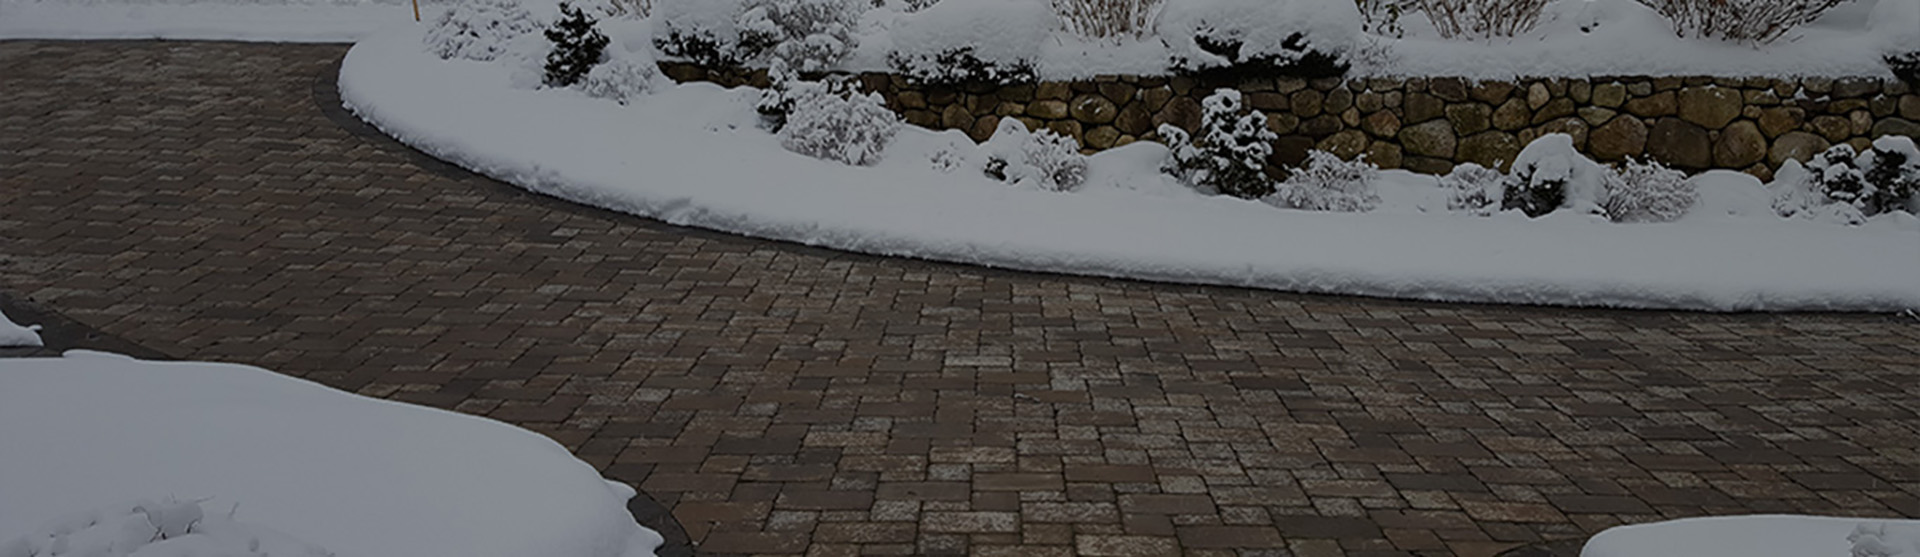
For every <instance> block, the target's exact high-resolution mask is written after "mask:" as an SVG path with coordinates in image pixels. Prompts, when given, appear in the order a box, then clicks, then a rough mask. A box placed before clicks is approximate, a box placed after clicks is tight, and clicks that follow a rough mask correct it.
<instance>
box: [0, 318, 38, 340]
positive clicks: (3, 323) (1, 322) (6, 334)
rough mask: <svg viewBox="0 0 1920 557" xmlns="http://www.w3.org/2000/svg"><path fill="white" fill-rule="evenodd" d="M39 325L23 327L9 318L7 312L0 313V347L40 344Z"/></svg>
mask: <svg viewBox="0 0 1920 557" xmlns="http://www.w3.org/2000/svg"><path fill="white" fill-rule="evenodd" d="M35 329H37V327H23V326H20V325H17V324H14V322H13V321H12V320H9V319H7V314H6V313H0V347H4V346H40V333H38V332H35Z"/></svg>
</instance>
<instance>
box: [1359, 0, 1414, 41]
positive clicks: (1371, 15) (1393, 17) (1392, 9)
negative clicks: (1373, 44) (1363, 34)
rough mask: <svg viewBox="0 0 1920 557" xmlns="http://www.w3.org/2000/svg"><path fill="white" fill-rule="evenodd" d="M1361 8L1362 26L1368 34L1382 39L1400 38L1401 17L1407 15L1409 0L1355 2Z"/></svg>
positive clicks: (1403, 32)
mask: <svg viewBox="0 0 1920 557" xmlns="http://www.w3.org/2000/svg"><path fill="white" fill-rule="evenodd" d="M1354 1H1355V2H1356V3H1358V4H1359V7H1360V24H1361V26H1362V27H1363V28H1365V29H1366V31H1367V33H1370V34H1373V35H1378V36H1382V37H1400V36H1402V35H1405V34H1406V30H1405V29H1402V28H1401V27H1400V16H1401V15H1403V14H1405V13H1406V10H1407V1H1408V0H1354Z"/></svg>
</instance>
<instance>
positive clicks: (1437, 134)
mask: <svg viewBox="0 0 1920 557" xmlns="http://www.w3.org/2000/svg"><path fill="white" fill-rule="evenodd" d="M1400 145H1401V146H1402V147H1405V148H1406V150H1407V152H1408V153H1412V154H1415V155H1420V156H1426V157H1436V158H1442V159H1451V158H1453V155H1454V152H1455V150H1456V148H1457V147H1458V146H1459V139H1458V138H1457V137H1456V136H1455V135H1454V133H1453V124H1452V123H1450V122H1447V121H1445V120H1434V121H1430V122H1426V123H1423V124H1415V125H1413V126H1409V127H1406V128H1402V129H1401V130H1400Z"/></svg>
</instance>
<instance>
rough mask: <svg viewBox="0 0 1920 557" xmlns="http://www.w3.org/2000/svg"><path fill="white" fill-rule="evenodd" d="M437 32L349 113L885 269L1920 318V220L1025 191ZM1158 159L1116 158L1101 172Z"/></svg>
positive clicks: (675, 217)
mask: <svg viewBox="0 0 1920 557" xmlns="http://www.w3.org/2000/svg"><path fill="white" fill-rule="evenodd" d="M421 33H422V29H421V28H418V27H415V28H404V29H403V28H395V29H392V30H390V31H384V32H381V33H377V34H375V35H373V36H371V37H369V38H368V39H366V40H364V41H362V42H361V43H359V44H357V45H355V46H354V47H353V49H352V50H351V51H350V52H349V53H348V54H347V57H346V59H345V60H344V61H343V63H342V65H341V74H340V79H339V86H340V93H341V99H342V101H343V104H345V105H346V107H347V108H348V109H349V110H351V111H353V112H354V113H355V114H357V115H359V116H360V118H362V119H363V120H365V121H367V122H368V123H370V124H372V125H373V126H375V127H376V128H378V129H380V130H382V131H383V132H385V133H387V134H389V135H391V136H393V137H395V138H396V139H398V140H399V141H401V142H403V143H405V144H407V145H410V146H413V147H415V148H417V149H420V150H421V151H423V152H426V153H428V154H430V155H432V156H435V157H438V158H441V159H443V160H447V161H449V162H452V163H454V164H457V165H459V166H462V167H464V168H467V169H470V170H473V171H475V172H478V173H480V174H484V175H487V176H491V177H493V178H496V179H499V180H502V181H504V182H507V183H511V184H514V185H516V186H519V187H522V188H526V189H528V190H532V191H535V192H540V193H544V194H548V195H552V196H555V197H560V198H563V199H567V200H570V201H574V202H578V203H584V204H588V205H594V206H599V207H604V208H608V209H613V210H617V211H621V212H625V213H630V214H634V215H638V216H643V217H649V218H655V219H658V220H662V221H665V222H668V223H671V224H676V225H684V226H693V227H699V228H706V229H712V230H719V231H723V232H731V233H736V234H742V235H747V236H754V237H761V238H768V239H774V240H785V241H792V242H798V243H802V244H807V245H814V246H823V247H830V248H835V249H841V250H846V251H852V252H860V253H869V254H877V255H888V256H907V257H916V258H923V259H931V260H938V261H947V262H956V263H968V264H976V265H983V266H989V267H1000V268H1008V269H1018V270H1027V271H1040V272H1050V273H1067V274H1077V275H1090V276H1101V277H1117V278H1131V279H1143V280H1153V281H1165V282H1177V283H1192V284H1209V285H1225V286H1242V287H1255V288H1265V289H1273V290H1284V291H1294V292H1307V293H1327V294H1350V295H1365V296H1378V297H1388V298H1404V299H1417V300H1431V301H1448V302H1493V303H1521V304H1543V305H1564V306H1605V307H1621V308H1648V309H1695V310H1712V311H1750V310H1776V311H1778V310H1830V311H1862V310H1864V311H1891V310H1898V309H1905V308H1916V307H1920V235H1915V234H1912V233H1911V232H1910V231H1906V230H1902V229H1890V228H1887V227H1882V228H1880V229H1874V228H1873V227H1867V228H1845V227H1837V226H1831V225H1824V224H1819V223H1811V222H1800V221H1786V220H1780V219H1774V218H1771V217H1767V218H1746V219H1739V220H1733V219H1729V220H1707V221H1690V222H1681V223H1673V224H1661V225H1619V224H1611V223H1601V222H1592V221H1589V220H1586V219H1580V218H1547V219H1543V220H1537V221H1528V220H1517V219H1511V218H1491V219H1488V218H1472V217H1465V216H1461V215H1452V214H1378V213H1373V214H1321V213H1308V212H1300V211H1286V210H1280V209H1275V208H1273V207H1270V206H1267V205H1264V204H1259V203H1255V202H1245V201H1239V200H1233V199H1225V198H1204V197H1199V196H1185V197H1181V196H1165V195H1144V194H1142V193H1140V192H1135V191H1128V190H1124V189H1117V188H1106V189H1101V188H1088V189H1087V191H1082V192H1079V193H1072V194H1055V193H1047V192H1039V191H1031V190H1020V189H1012V188H1007V187H1005V186H1000V185H998V184H992V183H991V182H986V181H985V180H984V179H981V178H977V177H968V176H955V175H951V174H942V173H939V172H936V171H934V170H931V169H930V168H925V167H926V166H927V165H926V164H925V161H899V160H890V161H887V162H884V163H882V164H881V165H880V166H879V167H878V168H852V167H846V166H841V165H838V164H835V163H828V162H822V161H817V160H812V159H808V158H805V157H802V156H800V155H794V154H791V153H787V152H785V151H782V150H780V148H779V147H778V145H777V142H776V141H775V140H774V139H773V138H772V137H771V136H769V135H767V134H765V133H763V132H760V131H758V130H754V129H752V126H751V121H752V120H751V112H752V111H751V108H750V106H749V99H750V96H749V95H747V94H745V93H740V92H733V91H725V90H721V89H719V88H717V87H714V86H711V85H706V84H692V85H684V86H679V87H672V88H669V89H667V90H665V91H662V92H659V93H656V94H655V95H653V96H651V97H648V98H645V99H641V100H639V101H637V102H636V103H635V106H630V107H621V106H618V105H615V104H613V103H611V102H607V101H601V100H596V99H590V98H587V97H584V96H582V95H579V94H577V93H575V92H573V91H567V90H547V91H537V90H532V89H530V88H521V87H515V86H514V83H525V82H526V76H525V75H524V71H525V70H524V69H522V70H521V73H522V75H519V76H516V75H514V74H515V70H513V69H510V68H508V67H506V65H505V64H500V63H496V64H488V63H479V62H469V61H442V60H439V59H438V58H435V57H433V56H431V55H429V54H427V53H425V52H424V49H423V48H422V47H421V43H420V35H421ZM449 99H458V100H457V101H449ZM925 135H933V134H931V132H924V131H923V130H914V129H908V130H907V131H905V132H903V133H902V139H901V140H900V141H898V142H896V144H895V146H894V148H893V149H890V150H889V156H890V157H894V158H896V159H897V158H899V157H897V156H896V155H898V154H897V153H894V152H893V151H900V150H904V149H902V148H900V144H901V143H908V142H911V141H917V140H920V139H924V138H920V137H919V136H925ZM1142 148H1143V149H1144V148H1150V147H1146V146H1143V147H1142ZM1139 154H1140V149H1133V150H1128V149H1122V150H1116V151H1110V152H1109V153H1105V154H1102V155H1101V156H1096V157H1095V160H1094V163H1095V166H1096V173H1097V172H1098V169H1099V167H1101V166H1103V165H1104V166H1106V167H1108V168H1112V167H1114V166H1120V165H1125V164H1127V162H1126V161H1123V160H1121V159H1123V158H1124V157H1128V156H1135V157H1137V156H1138V155H1139ZM1103 159H1105V160H1103ZM741 161H751V162H752V164H741ZM915 163H918V165H917V166H918V167H919V168H918V170H920V171H918V172H915V170H916V168H915ZM1133 166H1134V167H1135V168H1136V169H1137V168H1138V167H1139V165H1138V164H1134V165H1133ZM962 174H964V173H962ZM982 182H986V183H985V184H982ZM994 186H997V187H994Z"/></svg>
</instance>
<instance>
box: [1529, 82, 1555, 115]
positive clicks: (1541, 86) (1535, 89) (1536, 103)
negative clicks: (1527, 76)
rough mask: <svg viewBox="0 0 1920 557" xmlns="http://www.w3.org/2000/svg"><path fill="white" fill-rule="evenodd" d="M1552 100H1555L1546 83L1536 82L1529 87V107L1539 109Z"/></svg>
mask: <svg viewBox="0 0 1920 557" xmlns="http://www.w3.org/2000/svg"><path fill="white" fill-rule="evenodd" d="M1550 100H1553V94H1552V93H1548V92H1547V85H1546V84H1545V83H1534V84H1533V85H1531V86H1529V87H1527V108H1532V109H1539V108H1540V107H1542V106H1546V105H1547V101H1550Z"/></svg>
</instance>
